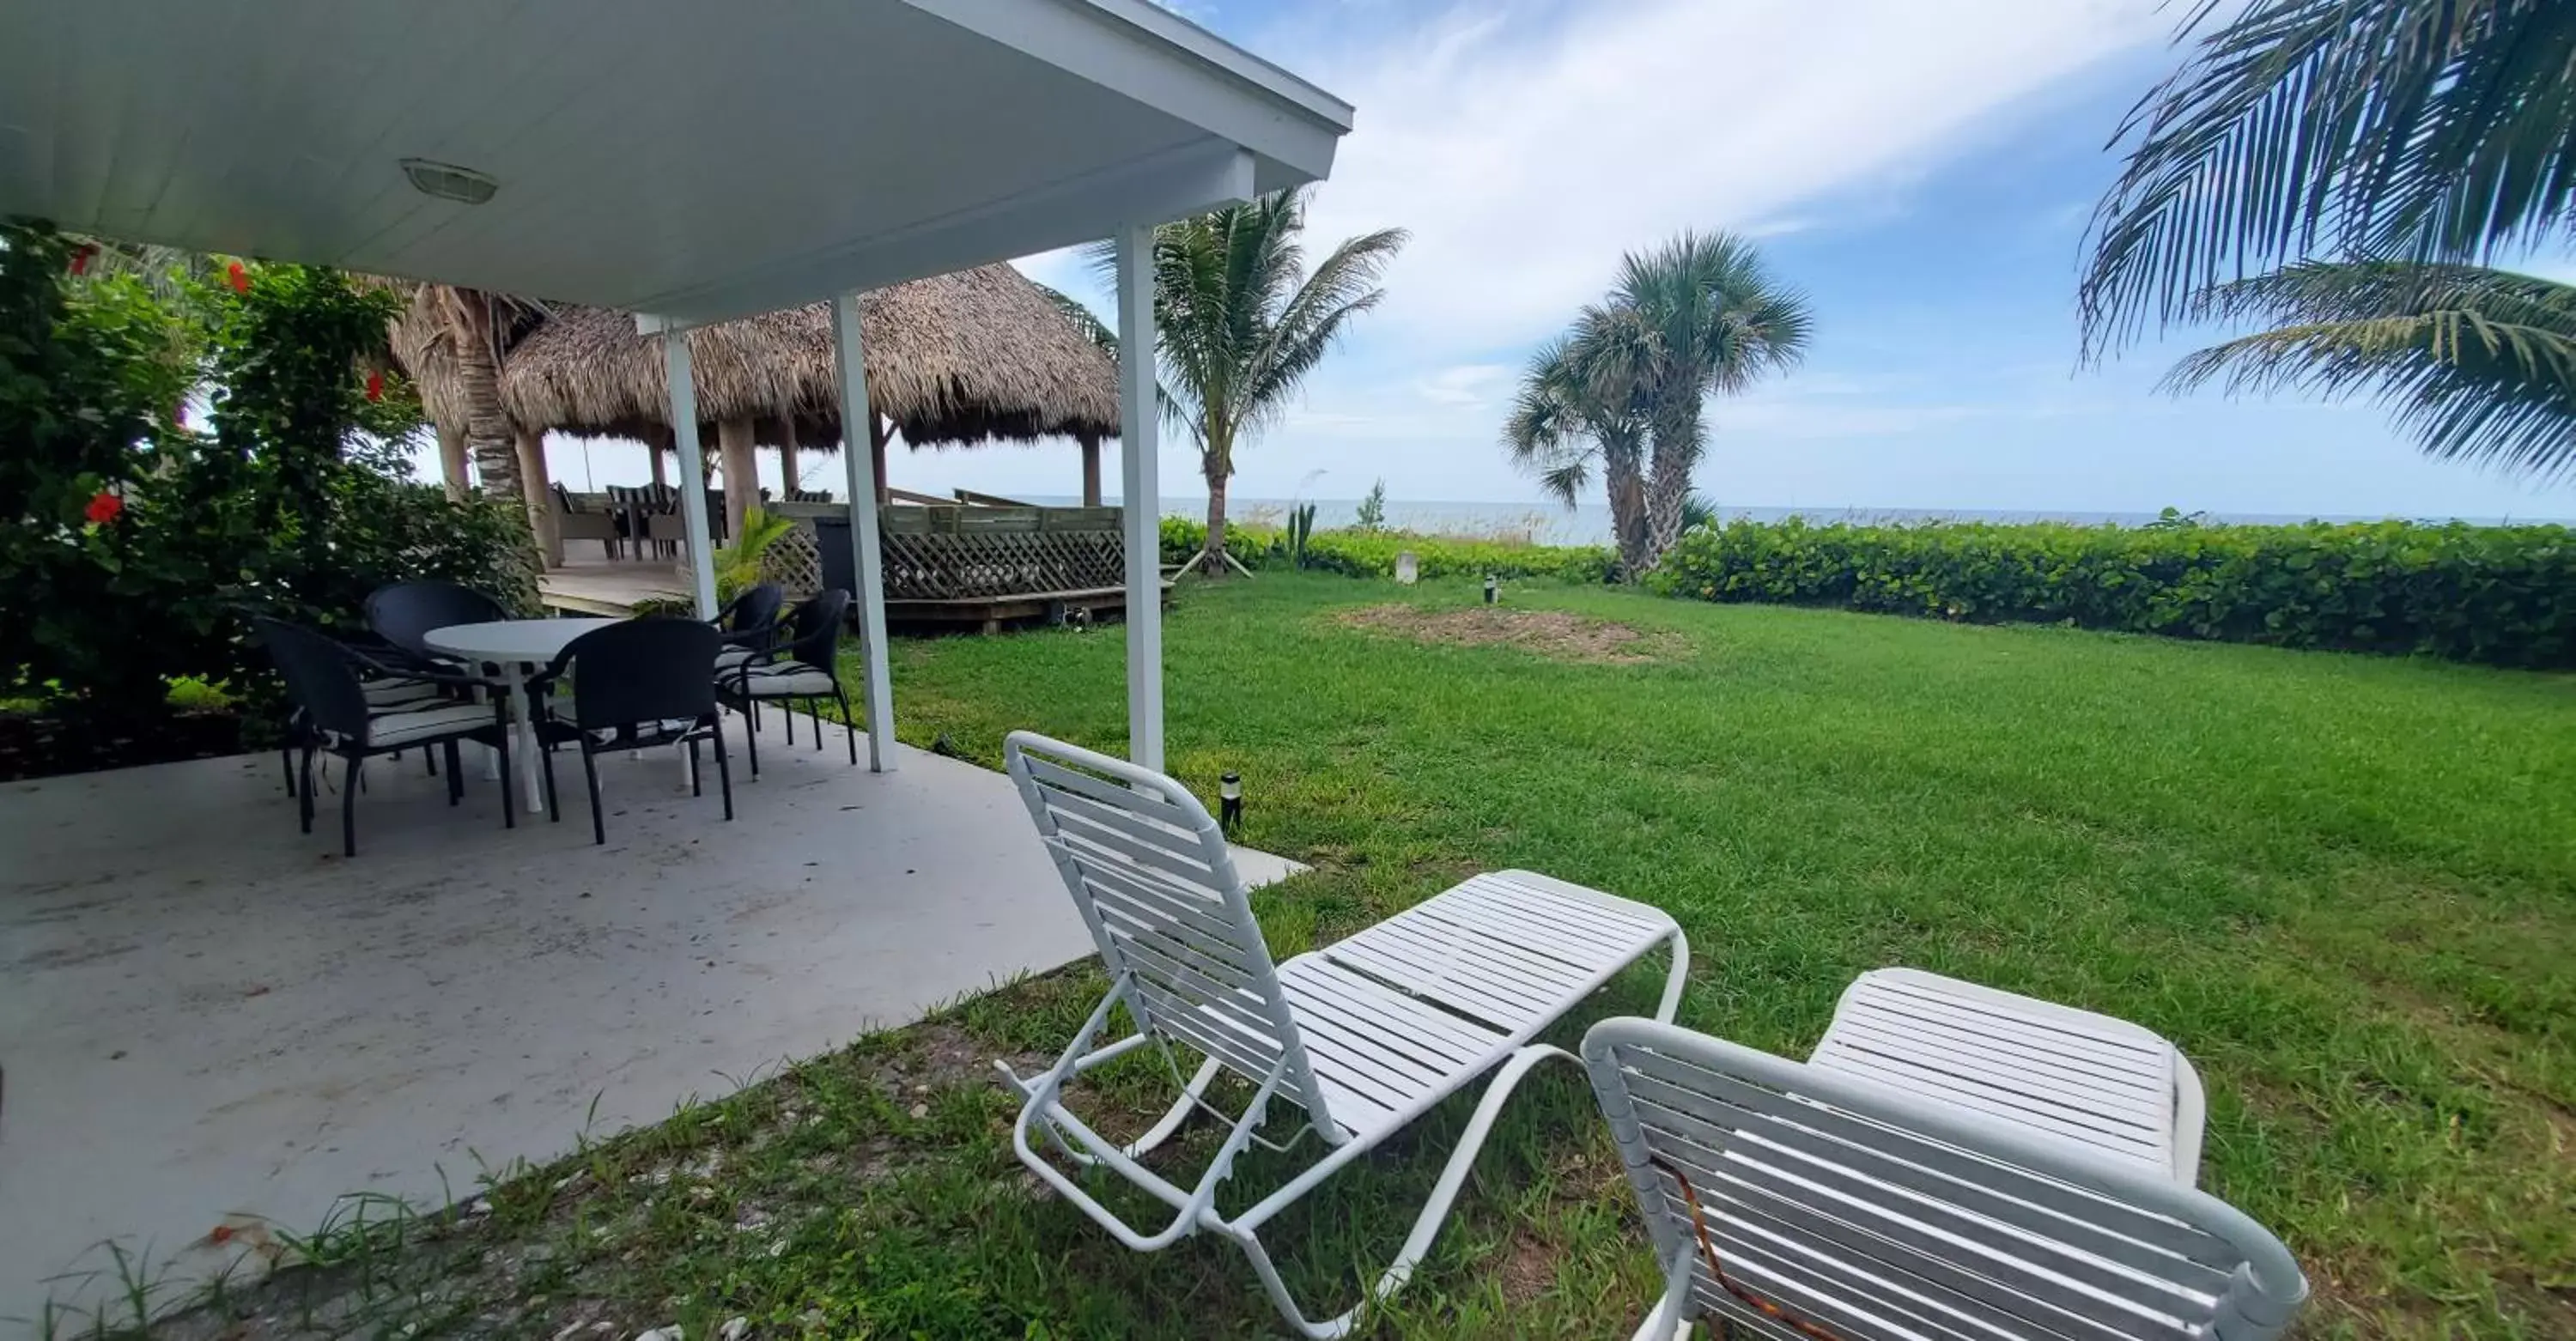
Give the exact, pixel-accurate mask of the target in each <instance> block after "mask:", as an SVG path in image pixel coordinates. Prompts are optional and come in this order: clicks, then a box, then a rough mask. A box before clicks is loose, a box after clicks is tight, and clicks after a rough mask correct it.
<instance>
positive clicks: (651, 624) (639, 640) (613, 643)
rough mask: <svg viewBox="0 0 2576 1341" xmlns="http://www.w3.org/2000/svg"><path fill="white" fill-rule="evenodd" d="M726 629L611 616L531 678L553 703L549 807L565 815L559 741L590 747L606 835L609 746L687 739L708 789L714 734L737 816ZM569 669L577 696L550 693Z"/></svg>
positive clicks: (543, 732)
mask: <svg viewBox="0 0 2576 1341" xmlns="http://www.w3.org/2000/svg"><path fill="white" fill-rule="evenodd" d="M722 638H723V635H721V634H719V633H717V632H716V629H715V626H714V625H712V624H706V623H701V622H699V621H698V620H694V619H685V618H678V617H670V618H654V619H636V620H629V621H627V622H625V623H622V624H611V625H609V626H608V627H606V628H602V629H594V630H592V631H591V632H589V633H585V634H583V635H581V636H580V637H578V638H575V639H573V640H572V642H571V643H569V644H567V645H566V646H565V647H564V650H563V651H562V653H561V654H559V655H558V656H556V657H555V659H554V661H553V663H552V664H550V665H548V666H547V667H546V669H545V670H544V671H542V672H540V673H539V674H538V676H537V678H536V679H535V680H533V681H531V682H530V690H531V692H532V693H535V694H536V695H537V699H538V701H539V702H540V703H542V704H543V705H544V708H543V716H542V717H541V718H540V719H539V721H538V723H537V734H538V739H540V740H541V741H543V742H544V743H545V747H546V751H545V781H546V807H547V809H548V810H550V811H552V812H553V814H554V817H555V818H556V819H557V820H561V819H562V818H563V807H562V806H561V805H560V804H559V803H557V801H556V800H555V756H554V748H555V747H556V746H558V745H577V746H579V747H580V749H581V772H582V778H583V780H584V781H585V782H587V783H588V784H589V789H590V838H591V841H592V842H594V843H606V842H607V841H608V822H607V820H606V819H605V818H603V817H602V814H601V811H600V805H599V762H598V756H599V754H600V753H601V752H602V751H608V750H640V749H644V748H646V747H648V746H654V745H684V746H686V747H687V748H688V751H689V791H690V794H691V795H695V796H703V795H705V794H706V788H705V786H704V785H703V783H702V780H701V779H700V777H699V771H700V770H699V767H698V743H699V742H700V741H710V740H711V741H713V742H714V743H715V755H716V782H717V787H718V788H719V789H720V790H721V791H722V792H723V794H724V817H725V818H726V819H728V820H730V819H732V818H733V771H732V766H731V765H730V764H729V763H728V762H727V761H726V757H725V743H724V730H723V727H722V725H721V719H720V718H719V717H718V715H717V711H716V690H715V660H716V649H717V648H718V647H719V646H721V645H722ZM567 678H569V679H570V681H571V684H572V692H571V693H570V694H569V695H564V694H552V695H548V694H546V693H544V692H543V691H544V690H545V689H546V688H548V687H551V686H553V685H554V684H556V683H558V682H560V681H563V680H565V679H567Z"/></svg>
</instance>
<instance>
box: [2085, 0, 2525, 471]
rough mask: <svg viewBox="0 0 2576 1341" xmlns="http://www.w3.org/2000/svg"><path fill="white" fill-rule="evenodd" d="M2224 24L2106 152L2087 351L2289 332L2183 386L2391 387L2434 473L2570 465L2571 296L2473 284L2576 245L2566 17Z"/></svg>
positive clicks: (2358, 9)
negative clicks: (2107, 180) (2566, 342)
mask: <svg viewBox="0 0 2576 1341" xmlns="http://www.w3.org/2000/svg"><path fill="white" fill-rule="evenodd" d="M2224 10H2225V7H2224V6H2222V5H2221V4H2219V3H2218V0H2203V3H2201V4H2200V5H2199V6H2198V7H2197V8H2195V9H2194V10H2193V11H2192V13H2191V15H2190V17H2189V20H2188V21H2187V22H2186V24H2185V25H2184V29H2183V32H2184V35H2185V37H2186V38H2188V37H2189V36H2190V35H2191V34H2192V33H2194V32H2202V35H2201V36H2200V37H2199V39H2198V41H2197V42H2196V44H2195V46H2194V48H2193V51H2192V54H2191V56H2190V58H2189V59H2188V60H2187V61H2186V62H2185V63H2184V65H2183V67H2182V68H2181V69H2180V70H2178V71H2176V72H2175V73H2174V75H2173V76H2172V77H2171V78H2169V79H2167V80H2166V81H2165V82H2164V83H2162V84H2160V85H2158V86H2157V87H2156V88H2155V89H2154V90H2152V91H2151V92H2150V93H2149V94H2148V95H2147V96H2146V97H2145V98H2144V99H2142V100H2140V102H2139V103H2138V106H2137V107H2136V108H2135V109H2133V110H2132V111H2131V112H2130V114H2129V116H2128V118H2127V119H2126V120H2125V121H2124V122H2123V123H2122V125H2121V127H2120V131H2119V134H2118V136H2117V137H2116V138H2115V140H2114V144H2121V143H2126V144H2127V145H2128V146H2129V150H2128V158H2127V162H2126V165H2125V167H2124V169H2123V171H2122V173H2121V176H2120V179H2119V181H2118V182H2117V183H2116V184H2115V185H2114V186H2113V187H2112V189H2111V191H2110V193H2109V194H2108V195H2107V196H2105V197H2104V198H2103V201H2102V203H2101V205H2100V206H2099V207H2098V208H2097V209H2096V211H2095V214H2094V220H2093V226H2092V230H2091V238H2090V241H2091V244H2092V258H2091V260H2090V262H2089V264H2088V266H2087V269H2086V271H2085V274H2084V279H2083V283H2082V287H2081V291H2080V299H2081V305H2082V311H2083V318H2084V340H2085V346H2084V348H2085V354H2086V356H2087V357H2099V356H2101V355H2103V354H2105V353H2108V352H2112V351H2115V350H2117V349H2118V348H2119V347H2121V346H2122V345H2123V344H2125V343H2127V342H2128V341H2130V340H2131V339H2133V338H2136V337H2137V336H2139V335H2141V334H2142V333H2144V332H2145V331H2147V330H2149V329H2161V328H2163V327H2165V326H2168V325H2171V324H2174V323H2177V322H2183V321H2193V320H2200V319H2205V318H2211V317H2222V318H2223V317H2264V318H2268V319H2272V320H2277V321H2283V322H2287V323H2288V324H2287V325H2285V326H2283V327H2281V328H2280V329H2277V330H2271V331H2265V332H2262V333H2260V334H2256V335H2252V336H2247V337H2245V338H2242V339H2238V340H2232V341H2229V342H2228V343H2226V344H2222V345H2219V346H2216V347H2215V348H2212V349H2207V350H2203V351H2201V352H2200V353H2198V354H2195V355H2193V356H2191V357H2190V358H2188V359H2186V360H2184V362H2183V363H2182V365H2181V366H2179V367H2177V368H2176V369H2175V370H2174V371H2173V373H2172V374H2171V375H2170V376H2169V378H2168V379H2167V381H2168V384H2169V385H2171V386H2173V387H2175V388H2176V389H2184V388H2189V387H2194V386H2199V385H2202V384H2204V383H2207V382H2211V381H2222V382H2223V383H2224V384H2225V385H2226V386H2227V387H2228V388H2229V389H2231V390H2248V389H2264V390H2270V389H2279V388H2287V387H2302V388H2306V389H2310V390H2315V391H2322V392H2326V393H2328V394H2332V395H2345V394H2353V393H2357V392H2359V391H2361V390H2363V389H2365V388H2371V387H2376V388H2377V389H2378V394H2379V398H2380V399H2381V400H2382V401H2383V402H2384V403H2386V404H2389V405H2391V406H2392V407H2394V408H2395V409H2396V410H2397V417H2398V422H2399V424H2400V425H2401V426H2403V427H2405V428H2406V429H2407V430H2409V431H2410V432H2412V433H2414V434H2415V435H2416V436H2417V438H2418V440H2419V441H2420V443H2421V444H2422V446H2423V447H2424V449H2425V450H2426V451H2427V452H2430V453H2432V454H2433V455H2436V456H2440V457H2445V458H2454V457H2456V458H2466V459H2470V460H2475V461H2491V462H2494V463H2497V464H2500V465H2502V466H2504V467H2505V468H2507V469H2511V470H2519V471H2526V472H2539V473H2544V474H2546V473H2553V472H2556V471H2559V470H2563V469H2565V468H2566V467H2567V465H2568V464H2569V463H2570V461H2571V460H2576V455H2572V454H2571V453H2576V441H2571V434H2570V421H2569V419H2568V417H2567V408H2568V402H2567V387H2566V380H2565V363H2564V361H2563V359H2564V347H2563V345H2562V344H2560V343H2559V342H2560V341H2561V340H2563V332H2564V329H2565V328H2564V326H2563V325H2561V324H2559V323H2561V322H2563V320H2564V312H2565V309H2564V307H2563V305H2562V300H2563V290H2559V289H2558V286H2555V285H2549V284H2547V283H2546V282H2545V281H2539V280H2534V279H2531V278H2528V277H2526V276H2520V275H2514V274H2510V273H2507V272H2504V271H2498V270H2488V269H2481V268H2480V267H2484V266H2486V265H2489V264H2490V263H2492V261H2493V260H2494V259H2495V258H2496V257H2497V256H2498V255H2499V254H2501V253H2503V252H2505V251H2507V250H2509V249H2513V248H2520V247H2528V246H2531V245H2534V244H2538V243H2544V242H2550V241H2555V240H2564V239H2565V238H2566V237H2567V236H2568V235H2569V232H2570V226H2571V224H2576V79H2571V78H2570V77H2569V74H2570V71H2572V70H2576V6H2569V5H2565V4H2554V3H2547V2H2546V0H2254V3H2252V4H2250V5H2247V6H2246V7H2245V8H2244V9H2243V10H2242V11H2241V12H2237V13H2235V15H2234V17H2232V18H2230V19H2228V20H2227V21H2225V22H2221V23H2213V22H2212V20H2213V19H2214V18H2216V17H2217V16H2218V14H2220V13H2221V12H2224ZM2204 29H2206V31H2205V32H2203V31H2202V30H2204ZM2407 266H2420V267H2428V268H2426V269H2424V270H2422V271H2421V272H2420V273H2412V274H2410V273H2406V272H2405V271H2404V270H2403V269H2402V267H2407ZM2282 267H2287V268H2282ZM2248 276H2251V278H2248Z"/></svg>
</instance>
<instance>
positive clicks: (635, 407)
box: [501, 265, 1118, 447]
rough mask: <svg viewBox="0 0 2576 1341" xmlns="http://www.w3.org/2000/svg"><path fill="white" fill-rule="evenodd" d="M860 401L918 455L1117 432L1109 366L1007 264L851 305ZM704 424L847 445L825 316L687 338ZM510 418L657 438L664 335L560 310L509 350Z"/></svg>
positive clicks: (623, 317) (820, 308) (760, 320)
mask: <svg viewBox="0 0 2576 1341" xmlns="http://www.w3.org/2000/svg"><path fill="white" fill-rule="evenodd" d="M859 320H860V335H861V341H862V343H863V344H864V346H865V349H866V354H867V371H868V402H869V405H870V407H871V408H873V409H874V410H875V411H876V413H878V414H879V415H881V416H883V417H885V418H886V419H888V420H891V421H892V423H893V425H894V427H896V428H897V429H899V430H900V431H901V432H902V434H903V437H904V440H905V441H906V442H908V443H911V444H912V445H913V446H916V447H921V446H933V445H941V444H950V443H969V442H979V441H982V440H984V439H987V438H1010V439H1018V440H1023V441H1029V440H1035V439H1038V438H1042V437H1050V436H1066V437H1076V438H1091V439H1094V440H1097V439H1099V438H1105V437H1114V436H1116V435H1117V432H1118V372H1117V367H1116V365H1115V364H1114V363H1113V361H1112V360H1111V359H1110V357H1109V355H1108V354H1107V353H1106V352H1105V351H1103V350H1102V349H1100V348H1099V347H1098V346H1096V345H1094V344H1093V343H1092V342H1091V340H1090V338H1089V337H1088V336H1087V335H1086V334H1085V333H1084V332H1083V331H1082V330H1081V328H1080V327H1078V326H1077V325H1076V324H1075V323H1074V322H1073V321H1072V320H1071V319H1070V318H1068V317H1066V316H1065V315H1064V313H1062V312H1060V311H1058V310H1057V309H1056V306H1055V304H1054V303H1053V302H1052V301H1051V300H1049V299H1048V297H1047V296H1046V294H1045V293H1044V292H1042V291H1041V290H1039V289H1038V288H1037V286H1036V285H1034V284H1031V283H1030V282H1029V281H1028V280H1026V279H1025V278H1022V277H1021V275H1020V273H1019V272H1018V271H1016V270H1013V269H1012V268H1011V267H1009V266H1007V265H989V266H984V267H981V268H979V269H975V270H966V271H960V272H958V273H956V274H952V275H941V276H937V277H935V278H931V279H924V280H916V281H913V282H912V283H909V284H900V285H896V286H894V287H893V288H889V289H882V290H879V291H877V292H874V293H870V294H867V295H865V296H864V297H862V298H861V299H860V302H859ZM688 339H689V354H690V358H691V361H692V364H693V367H694V371H695V374H696V376H695V381H696V389H697V399H698V416H699V418H700V419H701V420H702V421H704V422H705V423H706V424H709V425H713V424H719V423H723V422H725V421H728V420H750V421H753V422H755V423H758V424H759V425H760V426H761V433H762V439H761V440H762V441H763V442H765V443H766V442H772V441H774V439H773V438H772V437H770V436H769V435H770V433H771V431H772V426H773V425H775V424H776V423H777V422H778V420H779V419H780V417H781V416H782V415H785V414H791V413H792V414H793V415H794V416H795V418H796V427H797V433H796V437H797V439H798V445H800V446H822V445H826V444H829V443H831V442H832V441H834V440H835V439H837V438H839V437H840V436H841V427H840V380H839V377H838V376H837V374H836V373H835V371H834V368H833V360H832V322H831V312H830V309H829V308H827V307H825V306H824V305H822V304H819V303H818V304H815V305H814V306H811V307H803V308H794V309H790V310H788V311H784V312H772V313H768V314H765V315H762V316H757V317H750V318H746V319H744V320H741V321H731V322H726V323H724V324H722V325H718V326H709V327H704V328H701V329H698V330H694V331H691V332H689V335H688ZM501 399H502V403H503V405H504V406H505V407H506V408H507V409H508V411H509V413H510V416H511V418H513V419H514V420H516V421H518V422H519V423H521V424H523V425H527V426H529V427H542V428H548V429H557V430H561V431H563V432H567V433H581V434H595V435H604V436H616V437H633V438H639V439H643V440H646V441H657V440H661V439H662V434H663V433H664V432H665V431H667V430H668V428H669V426H670V391H669V384H668V382H667V380H666V378H665V377H664V374H663V362H662V349H661V343H660V340H659V337H656V336H649V335H644V334H642V333H640V332H638V331H637V330H636V328H635V319H634V318H633V317H632V316H629V315H628V314H626V313H623V312H615V311H610V310H607V309H604V308H582V307H556V308H555V309H554V311H553V315H552V317H551V318H550V319H549V320H547V321H546V322H544V323H543V324H542V325H540V326H538V327H537V328H536V329H535V330H534V331H532V332H531V333H530V334H529V335H528V337H527V338H526V339H524V340H522V341H520V342H519V344H518V345H517V347H515V348H514V349H512V350H511V351H510V356H509V359H508V361H507V363H506V364H505V366H504V367H503V369H502V374H501Z"/></svg>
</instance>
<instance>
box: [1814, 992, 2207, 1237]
mask: <svg viewBox="0 0 2576 1341" xmlns="http://www.w3.org/2000/svg"><path fill="white" fill-rule="evenodd" d="M1808 1060H1809V1061H1811V1062H1813V1063H1814V1064H1815V1065H1817V1066H1822V1067H1827V1068H1830V1069H1832V1070H1836V1071H1846V1072H1851V1073H1853V1074H1856V1075H1865V1076H1870V1077H1873V1078H1875V1079H1878V1080H1883V1081H1886V1082H1887V1083H1888V1084H1890V1085H1894V1086H1896V1087H1897V1088H1899V1089H1903V1090H1907V1091H1909V1092H1912V1093H1914V1094H1918V1095H1921V1096H1923V1097H1924V1098H1927V1099H1938V1100H1940V1101H1942V1102H1944V1103H1950V1104H1956V1105H1958V1106H1960V1107H1963V1108H1969V1109H1974V1110H1975V1111H1977V1112H1980V1113H1984V1114H1986V1115H1988V1116H1990V1117H1995V1118H2000V1119H2002V1120H2004V1121H2006V1122H2011V1123H2016V1124H2018V1125H2021V1126H2025V1127H2036V1128H2038V1129H2040V1130H2042V1131H2046V1132H2049V1133H2051V1134H2053V1135H2057V1136H2062V1137H2065V1138H2066V1139H2068V1140H2072V1141H2078V1142H2081V1143H2083V1144H2085V1145H2089V1146H2091V1147H2093V1148H2094V1149H2096V1150H2099V1151H2101V1152H2103V1153H2104V1154H2107V1155H2112V1156H2115V1157H2118V1158H2121V1159H2128V1160H2135V1161H2137V1162H2139V1163H2141V1164H2144V1165H2146V1166H2147V1167H2149V1168H2153V1169H2156V1170H2157V1171H2159V1172H2161V1173H2163V1174H2165V1175H2166V1176H2168V1177H2170V1178H2172V1179H2173V1180H2174V1181H2175V1182H2178V1183H2180V1184H2182V1185H2183V1186H2184V1187H2190V1186H2192V1185H2193V1184H2194V1183H2195V1182H2196V1181H2197V1180H2198V1177H2199V1172H2200V1134H2201V1125H2202V1122H2203V1118H2204V1100H2203V1098H2202V1095H2201V1088H2200V1075H2199V1073H2198V1072H2195V1071H2193V1070H2192V1069H2191V1063H2190V1062H2189V1061H2188V1060H2186V1059H2185V1058H2184V1057H2183V1055H2182V1052H2181V1051H2180V1050H2179V1049H2177V1048H2175V1047H2174V1045H2173V1044H2171V1043H2169V1042H2166V1041H2165V1040H2164V1039H2163V1038H2161V1037H2159V1036H2157V1035H2156V1034H2154V1033H2152V1032H2150V1031H2148V1030H2145V1029H2141V1028H2139V1027H2138V1026H2137V1025H2134V1024H2131V1023H2129V1022H2128V1021H2126V1020H2116V1019H2113V1018H2111V1017H2110V1016H2108V1015H2096V1014H2094V1013H2093V1012H2091V1011H2089V1010H2076V1009H2074V1008H2073V1007H2071V1006H2061V1005H2058V1004H2057V1003H2055V1002H2053V1001H2041V1000H2039V999H2038V998H2036V997H2027V996H2017V995H2015V994H2013V993H2011V992H1999V991H1996V990H1995V989H1994V988H1991V987H1980V986H1978V985H1977V984H1975V983H1972V982H1961V981H1959V980H1958V979H1956V978H1944V977H1942V976H1940V975H1939V974H1937V973H1925V972H1923V971H1922V970H1920V969H1908V968H1886V969H1876V970H1873V971H1871V972H1868V973H1864V974H1862V975H1860V976H1859V977H1858V978H1856V979H1853V980H1852V985H1851V986H1850V987H1847V988H1845V989H1844V990H1843V999H1842V1002H1841V1004H1839V1005H1837V1006H1836V1007H1835V1008H1834V1022H1833V1024H1832V1025H1831V1026H1829V1027H1828V1028H1827V1029H1826V1030H1825V1036H1824V1037H1823V1038H1822V1039H1820V1040H1818V1041H1817V1043H1816V1050H1815V1053H1814V1054H1813V1055H1812V1056H1810V1057H1809V1058H1808Z"/></svg>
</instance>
